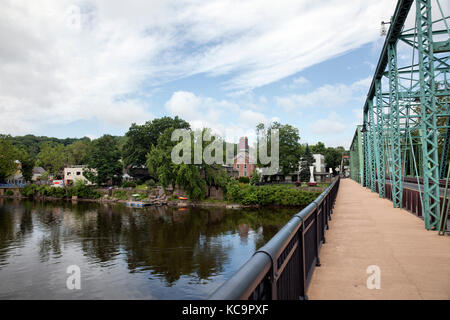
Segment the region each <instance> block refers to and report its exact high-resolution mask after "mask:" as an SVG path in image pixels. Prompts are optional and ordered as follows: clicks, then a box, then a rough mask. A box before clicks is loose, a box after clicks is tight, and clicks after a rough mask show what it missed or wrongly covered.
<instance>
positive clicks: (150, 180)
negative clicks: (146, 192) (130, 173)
mask: <svg viewBox="0 0 450 320" xmlns="http://www.w3.org/2000/svg"><path fill="white" fill-rule="evenodd" d="M145 184H146V185H147V187H149V188H153V187H154V186H156V182H155V180H153V179H149V180H147V181H145Z"/></svg>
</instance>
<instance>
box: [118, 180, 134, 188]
mask: <svg viewBox="0 0 450 320" xmlns="http://www.w3.org/2000/svg"><path fill="white" fill-rule="evenodd" d="M121 187H122V188H135V187H136V183H134V182H132V181H125V182H124V183H122V186H121Z"/></svg>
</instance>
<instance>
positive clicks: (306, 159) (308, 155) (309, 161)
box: [300, 145, 315, 181]
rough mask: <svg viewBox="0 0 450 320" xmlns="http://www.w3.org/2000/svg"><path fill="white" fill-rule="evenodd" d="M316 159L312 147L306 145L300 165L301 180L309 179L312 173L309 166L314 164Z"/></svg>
mask: <svg viewBox="0 0 450 320" xmlns="http://www.w3.org/2000/svg"><path fill="white" fill-rule="evenodd" d="M314 162H315V159H314V157H313V154H312V152H311V149H310V148H309V146H308V145H306V148H305V153H304V155H303V157H302V161H301V165H300V180H301V181H309V178H310V176H311V173H310V171H309V167H310V166H312V165H313V163H314Z"/></svg>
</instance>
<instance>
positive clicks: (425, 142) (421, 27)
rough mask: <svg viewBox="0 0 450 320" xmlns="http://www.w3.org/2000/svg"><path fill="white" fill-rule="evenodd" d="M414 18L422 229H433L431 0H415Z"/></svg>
mask: <svg viewBox="0 0 450 320" xmlns="http://www.w3.org/2000/svg"><path fill="white" fill-rule="evenodd" d="M416 21H417V39H418V53H419V71H420V72H419V75H420V104H421V106H420V109H421V116H422V117H421V125H422V156H423V188H424V197H423V202H424V210H423V212H424V220H425V228H427V229H436V228H437V225H438V223H439V214H440V210H439V209H440V198H439V161H438V140H437V135H438V133H437V122H436V114H437V107H436V95H435V89H436V87H435V74H434V55H433V32H432V19H431V0H416Z"/></svg>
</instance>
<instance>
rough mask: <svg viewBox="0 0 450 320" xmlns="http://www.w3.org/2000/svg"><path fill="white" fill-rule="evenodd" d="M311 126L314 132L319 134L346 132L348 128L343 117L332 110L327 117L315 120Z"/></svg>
mask: <svg viewBox="0 0 450 320" xmlns="http://www.w3.org/2000/svg"><path fill="white" fill-rule="evenodd" d="M309 127H310V129H311V131H312V132H314V133H317V134H337V133H342V132H344V131H345V129H346V128H347V126H346V125H345V124H344V123H343V119H342V118H341V117H340V116H339V115H338V114H337V113H336V112H331V113H330V114H329V116H328V117H327V118H325V119H319V120H316V121H314V122H313V123H311V125H310V126H309Z"/></svg>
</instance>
